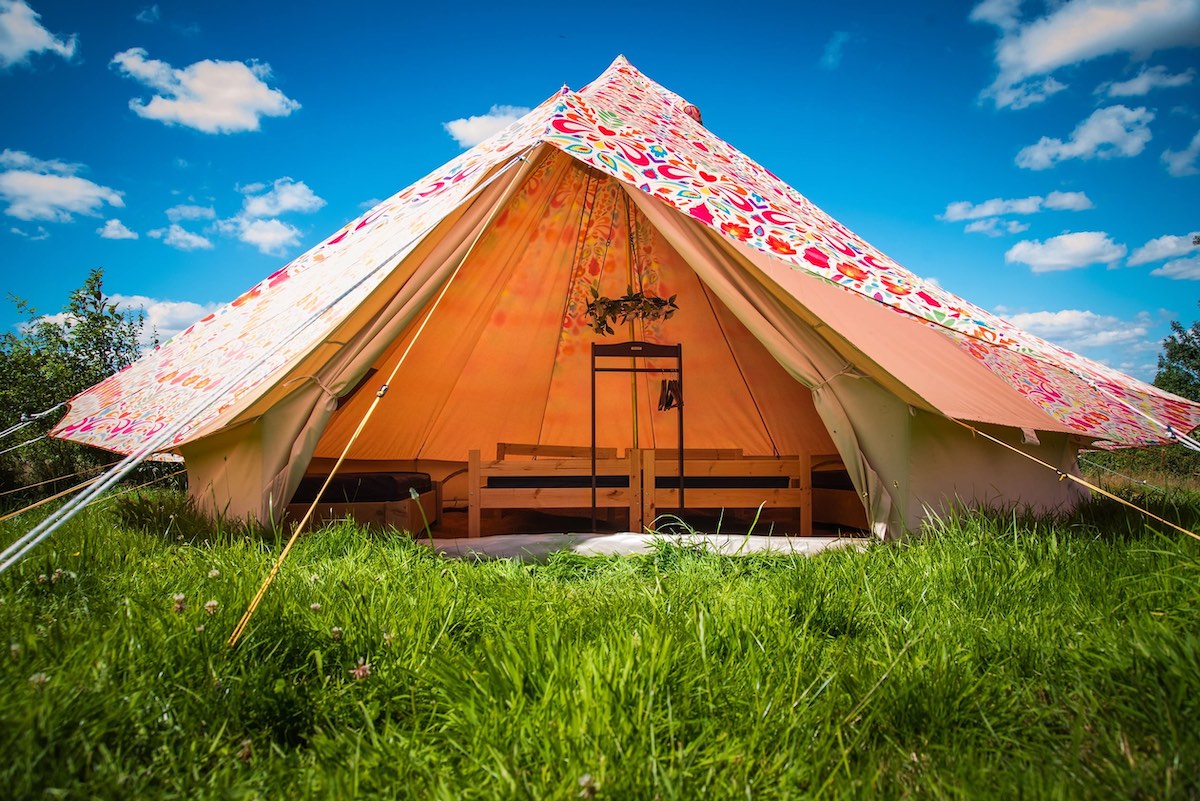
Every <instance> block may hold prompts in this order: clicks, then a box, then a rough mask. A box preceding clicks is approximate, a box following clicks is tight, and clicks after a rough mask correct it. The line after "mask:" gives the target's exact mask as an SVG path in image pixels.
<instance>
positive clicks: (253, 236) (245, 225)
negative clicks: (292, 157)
mask: <svg viewBox="0 0 1200 801" xmlns="http://www.w3.org/2000/svg"><path fill="white" fill-rule="evenodd" d="M239 191H241V193H242V194H244V195H245V196H246V198H245V200H244V201H243V203H242V210H241V211H240V212H239V213H238V214H237V215H235V216H233V217H230V218H229V219H227V220H219V221H218V222H217V230H218V231H219V232H220V233H222V234H224V235H225V236H232V237H235V238H237V239H238V240H240V241H242V242H245V243H247V244H249V245H253V246H254V247H256V248H258V250H259V252H260V253H266V254H267V255H271V256H281V255H283V254H284V253H286V251H287V249H288V248H289V247H295V246H296V245H298V244H300V229H299V228H297V227H296V226H294V225H291V224H290V223H285V222H283V221H282V220H279V219H275V218H276V217H278V216H279V215H280V214H288V213H290V212H300V213H309V212H314V211H316V210H317V209H320V208H321V207H322V206H324V205H325V200H324V199H323V198H320V197H318V196H317V194H316V193H315V192H313V191H312V190H311V189H309V188H308V185H307V184H305V183H304V182H303V181H293V180H292V179H291V178H279V179H277V180H275V181H274V182H273V183H271V184H265V183H253V184H248V185H246V186H243V187H240V190H239Z"/></svg>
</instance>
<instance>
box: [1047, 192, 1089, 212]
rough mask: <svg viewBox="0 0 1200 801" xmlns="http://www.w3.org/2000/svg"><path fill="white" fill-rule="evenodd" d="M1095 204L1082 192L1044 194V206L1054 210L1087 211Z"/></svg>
mask: <svg viewBox="0 0 1200 801" xmlns="http://www.w3.org/2000/svg"><path fill="white" fill-rule="evenodd" d="M1095 207H1096V206H1095V204H1093V203H1092V199H1091V198H1089V197H1088V196H1087V195H1086V194H1084V193H1083V192H1051V193H1050V194H1048V195H1046V208H1048V209H1054V210H1055V211H1087V210H1088V209H1094V208H1095Z"/></svg>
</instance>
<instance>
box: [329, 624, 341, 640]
mask: <svg viewBox="0 0 1200 801" xmlns="http://www.w3.org/2000/svg"><path fill="white" fill-rule="evenodd" d="M329 637H330V638H331V639H332V640H333V641H334V642H341V641H342V627H341V626H334V627H333V628H331V629H330V630H329Z"/></svg>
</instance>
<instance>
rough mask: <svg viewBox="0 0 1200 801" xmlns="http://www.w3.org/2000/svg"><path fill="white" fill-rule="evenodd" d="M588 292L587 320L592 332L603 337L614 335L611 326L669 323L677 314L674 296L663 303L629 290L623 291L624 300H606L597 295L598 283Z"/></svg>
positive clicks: (622, 298) (627, 288)
mask: <svg viewBox="0 0 1200 801" xmlns="http://www.w3.org/2000/svg"><path fill="white" fill-rule="evenodd" d="M591 292H592V299H591V301H589V302H588V305H587V316H588V317H589V318H591V321H592V330H593V331H595V332H596V333H597V334H599V335H600V336H602V337H603V336H608V335H609V334H611V333H613V323H616V324H617V325H624V324H625V323H627V322H629V321H630V320H669V319H671V315H673V314H675V312H677V311H679V307H678V306H677V305H675V295H672V296H671V297H669V298H665V299H664V298H656V297H654V296H653V295H647V294H645V293H644V292H642V291H638V292H634V291H633V287H631V286H630V287H626V289H625V294H624V295H623V296H621V297H619V298H609V297H605V296H603V295H601V294H600V284H599V282H597V283H595V284H593V285H592V286H591Z"/></svg>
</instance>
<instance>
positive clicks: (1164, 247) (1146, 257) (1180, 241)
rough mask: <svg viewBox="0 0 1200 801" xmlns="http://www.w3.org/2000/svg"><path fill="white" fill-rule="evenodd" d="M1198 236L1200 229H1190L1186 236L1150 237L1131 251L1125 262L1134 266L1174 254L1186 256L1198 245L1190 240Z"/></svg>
mask: <svg viewBox="0 0 1200 801" xmlns="http://www.w3.org/2000/svg"><path fill="white" fill-rule="evenodd" d="M1197 236H1200V231H1192V232H1191V233H1190V234H1187V235H1186V236H1172V235H1171V234H1167V235H1166V236H1160V237H1158V238H1157V239H1151V240H1150V241H1149V242H1147V243H1146V244H1144V245H1142V246H1141V247H1140V248H1138V249H1137V250H1135V251H1133V255H1131V256H1130V257H1129V261H1127V262H1125V263H1126V264H1128V265H1129V266H1130V267H1136V266H1138V265H1139V264H1149V263H1150V262H1152V261H1162V260H1163V259H1173V258H1175V257H1176V256H1186V255H1187V254H1189V253H1191V252H1192V251H1193V250H1195V249H1196V248H1197V247H1198V246H1197V245H1193V244H1192V242H1193V240H1194V239H1195V237H1197Z"/></svg>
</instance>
